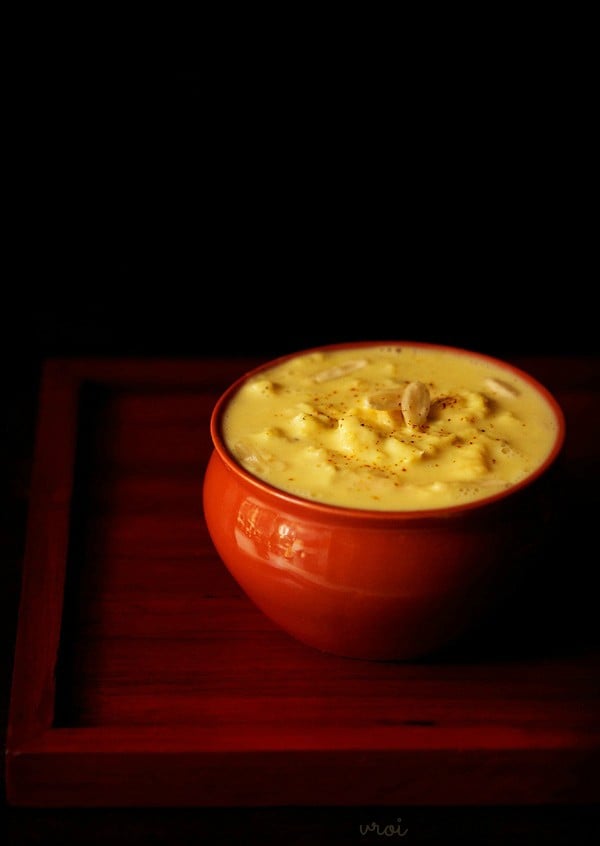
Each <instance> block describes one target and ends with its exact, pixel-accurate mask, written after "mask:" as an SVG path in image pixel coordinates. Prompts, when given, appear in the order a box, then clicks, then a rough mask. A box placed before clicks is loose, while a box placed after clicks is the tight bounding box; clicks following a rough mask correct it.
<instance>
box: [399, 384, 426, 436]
mask: <svg viewBox="0 0 600 846" xmlns="http://www.w3.org/2000/svg"><path fill="white" fill-rule="evenodd" d="M401 407H402V414H403V415H404V419H405V420H406V422H407V423H408V425H409V426H412V427H413V428H415V427H417V426H422V425H423V423H425V421H426V420H427V415H428V414H429V409H430V407H431V397H430V396H429V389H428V387H427V385H425V384H424V383H423V382H409V383H408V385H407V386H406V388H405V389H404V392H403V394H402V406H401Z"/></svg>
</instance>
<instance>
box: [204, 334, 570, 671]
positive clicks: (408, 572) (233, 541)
mask: <svg viewBox="0 0 600 846" xmlns="http://www.w3.org/2000/svg"><path fill="white" fill-rule="evenodd" d="M381 343H386V344H387V343H390V342H387V341H386V342H377V344H381ZM391 343H395V344H399V345H406V344H407V343H408V344H409V345H413V346H414V345H415V344H414V342H402V341H395V342H391ZM369 345H372V344H371V343H370V342H369V343H366V344H365V343H357V344H337V345H331V346H330V347H325V348H321V349H334V348H338V349H339V348H340V347H356V348H358V347H365V346H369ZM417 345H418V344H417ZM425 346H428V347H435V346H436V345H433V344H426V345H425ZM437 348H439V349H446V350H447V349H451V348H448V347H440V346H438V347H437ZM314 351H315V350H314V349H311V350H305V351H303V352H314ZM460 352H463V353H465V352H468V354H469V355H470V356H473V357H481V358H485V359H487V360H488V361H491V362H494V363H495V364H497V365H498V366H500V367H503V368H506V369H507V370H509V371H511V370H512V371H513V372H516V373H517V374H518V375H519V376H520V377H521V378H525V379H526V380H527V381H528V382H529V383H530V384H532V385H533V386H534V387H535V388H536V390H538V391H539V392H540V393H541V394H542V395H543V396H544V397H545V399H546V400H547V402H548V404H549V405H550V406H551V408H552V409H553V413H554V414H555V415H556V422H557V428H556V432H557V434H556V441H555V444H554V447H553V449H552V450H551V452H550V454H549V455H548V457H547V459H546V461H545V462H544V463H543V464H542V465H541V466H540V467H538V469H537V470H536V471H535V472H533V473H532V474H531V476H529V477H528V478H526V479H525V480H524V481H522V482H520V483H519V484H516V485H515V486H514V487H512V488H510V489H508V490H504V491H503V492H502V493H500V494H496V495H494V496H490V497H488V498H487V499H482V500H477V501H474V502H468V503H464V504H460V505H456V506H451V507H448V508H443V509H433V510H428V511H368V510H364V509H353V508H345V507H339V506H331V505H324V504H320V503H318V502H314V501H312V500H310V501H309V500H306V499H302V498H300V497H297V496H294V495H291V494H289V493H286V492H284V491H282V490H279V489H277V488H274V487H272V486H271V485H269V484H267V483H265V482H263V481H261V480H260V479H258V478H256V477H255V476H253V475H251V474H250V473H248V472H247V471H246V470H245V469H244V468H243V467H241V466H240V465H239V464H238V463H237V461H236V460H235V459H234V458H233V457H232V455H231V454H230V452H229V451H228V449H227V447H226V445H225V443H224V440H223V436H222V432H221V421H222V416H223V412H224V409H225V408H226V406H227V403H228V402H229V400H230V398H231V397H232V396H233V394H234V393H235V392H236V391H237V389H238V388H239V387H240V385H241V384H242V382H243V381H244V380H246V379H248V378H249V377H250V376H253V375H255V374H256V373H258V372H259V371H261V370H264V369H265V368H268V367H271V366H273V365H274V364H278V363H280V362H282V361H284V360H285V359H286V358H290V357H292V356H282V357H281V358H278V359H276V360H272V361H269V362H266V363H265V364H264V365H262V366H261V367H259V368H256V369H255V370H253V371H251V372H249V373H246V374H245V375H244V376H242V377H241V378H240V379H238V380H237V381H236V382H235V383H234V384H232V385H231V386H230V387H229V388H228V389H227V390H226V391H225V392H224V394H223V395H222V396H221V397H220V398H219V400H218V401H217V403H216V405H215V407H214V410H213V414H212V418H211V437H212V442H213V446H214V449H213V452H212V455H211V458H210V461H209V464H208V466H207V469H206V473H205V477H204V485H203V507H204V515H205V519H206V524H207V527H208V530H209V533H210V536H211V538H212V541H213V543H214V546H215V548H216V550H217V552H218V554H219V556H220V557H221V559H222V560H223V562H224V564H225V566H226V567H227V569H228V570H229V572H230V573H231V574H232V576H233V577H234V578H235V579H236V581H237V582H238V583H239V585H240V586H241V587H242V589H243V590H244V591H245V593H246V594H247V596H248V597H249V598H250V599H251V600H252V601H253V602H254V603H255V605H256V606H257V607H258V608H259V609H261V610H262V612H263V613H264V614H266V615H267V616H268V617H269V618H270V619H271V620H272V621H273V622H274V623H276V624H277V625H278V626H279V627H280V628H282V629H284V630H285V631H286V632H288V634H290V635H291V636H293V637H294V638H296V639H297V640H299V641H301V642H303V643H305V644H307V645H310V646H312V647H315V648H317V649H320V650H322V651H325V652H330V653H334V654H337V655H342V656H347V657H350V658H362V659H369V660H378V661H382V660H387V661H389V660H396V661H397V660H402V661H406V660H413V659H417V658H420V657H422V656H426V655H428V654H430V653H432V652H435V651H437V650H439V649H442V648H444V647H446V646H448V645H449V644H451V643H452V642H453V641H454V640H455V639H457V638H458V637H460V636H462V635H464V633H465V632H467V631H468V630H469V629H470V627H472V626H473V625H474V624H475V623H476V622H480V621H481V619H482V617H483V616H484V615H485V614H486V611H487V609H488V608H490V606H491V605H492V604H493V601H494V597H495V596H496V595H497V594H498V592H499V591H501V590H502V589H503V588H504V587H505V586H506V583H507V581H510V578H511V573H513V572H514V568H515V567H517V566H520V564H521V562H522V561H523V560H524V556H526V554H527V553H528V551H529V550H530V549H531V545H532V544H533V543H535V542H536V540H538V539H539V538H540V532H541V531H543V526H544V520H545V518H546V515H545V513H544V502H545V501H546V500H545V498H544V496H543V495H541V494H542V493H543V487H544V481H547V480H548V478H549V475H550V474H549V471H550V469H551V468H553V467H554V466H555V465H556V463H557V459H558V457H559V455H560V453H561V451H562V447H563V442H564V439H565V421H564V416H563V413H562V411H561V408H560V407H559V405H558V403H557V401H556V400H555V398H554V397H553V396H552V395H551V394H549V392H548V391H547V390H546V388H545V387H543V386H542V385H541V384H539V383H538V382H537V381H536V380H535V379H533V378H532V377H531V376H529V375H528V374H526V373H524V372H523V371H522V370H518V369H517V368H514V367H512V366H511V365H510V364H508V363H505V362H501V361H498V360H497V359H491V358H490V357H489V356H483V355H481V354H479V353H474V352H469V351H465V350H462V351H460ZM299 354H300V353H294V356H295V355H299Z"/></svg>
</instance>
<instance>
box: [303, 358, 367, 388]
mask: <svg viewBox="0 0 600 846" xmlns="http://www.w3.org/2000/svg"><path fill="white" fill-rule="evenodd" d="M366 363H367V362H366V360H365V359H364V358H357V359H354V360H353V361H346V362H345V363H344V364H338V365H336V366H335V367H328V368H327V369H326V370H319V372H318V373H316V374H315V375H314V376H313V379H314V381H315V382H329V380H330V379H339V378H340V376H346V374H348V373H352V372H353V371H354V370H360V368H361V367H364V366H365V364H366Z"/></svg>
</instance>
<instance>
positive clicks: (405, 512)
mask: <svg viewBox="0 0 600 846" xmlns="http://www.w3.org/2000/svg"><path fill="white" fill-rule="evenodd" d="M380 346H395V347H402V346H406V347H418V348H425V349H430V350H438V351H440V352H444V351H445V352H449V353H453V354H459V355H465V356H468V357H470V358H475V359H478V360H481V361H484V362H487V363H489V364H491V365H493V366H495V367H496V368H500V369H502V370H506V371H508V372H509V373H512V374H515V375H516V376H518V377H520V378H521V379H522V380H523V381H525V382H527V383H528V384H529V385H531V386H532V387H533V388H534V389H535V390H536V391H537V392H538V393H539V394H540V395H541V396H542V398H543V399H544V400H545V401H546V403H547V404H548V406H549V407H550V409H551V411H552V413H553V415H554V417H555V419H556V423H557V428H556V438H555V441H554V444H553V446H552V449H551V450H550V451H549V453H548V455H547V456H546V458H545V459H544V461H543V462H542V463H541V464H539V465H538V466H537V467H536V468H535V469H534V470H533V471H532V472H531V473H530V474H529V475H527V476H525V477H524V478H523V479H521V480H520V481H519V482H517V483H515V484H514V485H511V486H510V487H508V488H503V489H502V490H501V491H499V492H497V493H494V494H490V495H489V496H485V497H479V498H478V499H475V500H470V501H468V502H464V503H458V504H456V505H450V506H442V507H439V508H428V509H395V510H379V509H369V508H353V507H349V506H342V505H333V504H330V503H324V502H320V501H318V500H312V499H308V498H304V497H301V496H299V495H297V494H293V493H290V492H288V491H285V490H283V489H281V488H277V487H275V486H274V485H271V484H269V483H268V482H265V481H264V480H263V479H260V478H259V477H257V476H254V475H253V474H252V473H250V472H249V471H247V470H246V469H245V468H244V467H243V466H242V465H241V464H240V463H239V462H238V461H237V460H236V459H235V458H234V456H233V455H232V454H231V453H230V451H229V450H228V448H227V446H226V444H225V440H224V438H223V436H222V433H221V421H222V418H223V414H224V411H225V408H226V407H227V405H228V403H229V401H230V400H231V398H232V397H233V395H234V394H235V393H237V391H238V390H239V388H240V387H241V386H242V385H243V384H244V383H245V382H247V381H248V379H250V378H252V377H254V376H256V375H258V374H259V373H261V372H262V371H264V370H268V369H270V368H271V367H275V366H278V365H279V364H283V363H284V362H286V361H289V360H290V359H292V358H297V357H298V356H303V355H309V354H312V353H317V352H328V351H334V350H340V349H364V348H369V347H380ZM210 435H211V440H212V445H213V448H214V450H215V451H216V453H217V454H218V456H219V457H220V458H221V460H222V461H223V462H224V463H225V465H226V466H227V467H228V468H229V470H230V471H231V472H233V473H234V474H235V475H236V476H238V477H240V479H242V480H243V481H244V482H245V483H246V485H248V486H249V487H250V488H252V489H254V490H256V491H257V492H258V493H260V494H262V495H263V496H265V495H266V496H269V497H270V498H271V499H273V500H275V501H276V502H279V503H281V505H282V506H286V507H290V506H291V507H293V508H295V509H302V511H303V512H305V513H306V516H308V515H310V514H312V515H314V516H315V517H320V518H321V519H323V518H327V517H329V518H338V519H339V518H342V519H344V518H346V519H351V520H352V521H353V522H361V521H362V522H365V523H366V522H372V521H375V522H377V523H382V524H386V523H398V522H405V521H416V522H421V521H423V520H425V521H428V520H431V519H435V518H447V517H454V516H460V515H466V514H469V513H472V512H479V511H485V510H486V509H487V508H488V507H489V506H493V505H495V504H497V503H501V502H504V501H505V500H507V499H512V498H513V497H514V496H515V494H517V493H518V492H520V491H523V490H525V489H526V488H529V487H530V486H531V485H532V484H533V483H534V482H535V481H536V480H537V479H539V478H540V477H541V476H543V475H544V474H545V473H546V472H547V471H548V470H549V469H550V468H551V467H552V466H553V465H554V464H555V463H556V460H557V458H558V457H559V455H560V453H561V452H562V450H563V447H564V444H565V440H566V419H565V415H564V411H563V409H562V407H561V406H560V404H559V402H558V400H557V399H556V397H555V396H554V395H553V394H552V393H551V392H550V391H549V390H548V388H546V386H545V385H544V384H542V382H540V381H539V380H538V379H537V378H536V377H534V376H532V375H531V374H530V373H528V372H527V371H525V370H522V369H521V368H520V367H518V366H517V365H515V364H512V363H511V362H509V361H506V360H504V359H501V358H497V357H495V356H493V355H490V354H488V353H484V352H479V351H477V350H471V349H467V348H466V347H460V346H452V345H450V344H443V343H436V342H431V341H414V340H406V339H404V340H402V339H400V340H391V341H390V340H363V341H356V340H352V341H345V342H344V341H341V342H337V343H332V344H319V345H317V346H312V347H307V348H305V349H300V350H296V351H294V352H288V353H285V354H283V355H280V356H277V357H276V358H270V359H268V360H265V361H264V362H263V363H261V364H258V365H257V366H256V367H253V368H252V369H250V370H247V371H246V372H244V373H242V374H241V375H240V376H238V377H237V378H236V379H235V380H234V381H233V382H231V383H230V384H229V386H228V387H227V388H226V389H225V390H224V391H223V392H222V393H221V395H220V396H219V397H218V399H217V401H216V403H215V405H214V407H213V410H212V412H211V417H210Z"/></svg>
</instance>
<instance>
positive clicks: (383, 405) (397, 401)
mask: <svg viewBox="0 0 600 846" xmlns="http://www.w3.org/2000/svg"><path fill="white" fill-rule="evenodd" d="M403 391H404V388H403V387H400V386H399V387H397V388H389V389H387V390H383V391H376V392H375V393H374V394H369V396H368V397H367V398H366V405H367V408H374V409H376V410H377V411H391V410H392V409H394V408H398V409H399V408H400V406H401V404H402V393H403Z"/></svg>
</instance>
